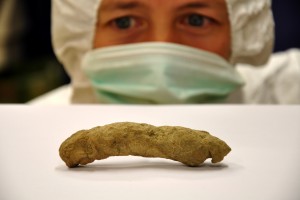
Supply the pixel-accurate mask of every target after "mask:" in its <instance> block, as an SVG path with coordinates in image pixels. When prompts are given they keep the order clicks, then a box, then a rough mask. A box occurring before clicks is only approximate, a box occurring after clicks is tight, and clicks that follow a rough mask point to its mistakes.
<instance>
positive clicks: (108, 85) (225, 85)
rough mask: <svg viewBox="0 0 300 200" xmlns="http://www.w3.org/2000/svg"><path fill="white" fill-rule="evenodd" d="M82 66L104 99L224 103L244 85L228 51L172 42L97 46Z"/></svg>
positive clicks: (153, 102) (134, 101)
mask: <svg viewBox="0 0 300 200" xmlns="http://www.w3.org/2000/svg"><path fill="white" fill-rule="evenodd" d="M82 67H83V71H84V72H85V73H86V75H87V77H88V78H89V80H90V82H91V84H92V86H93V88H94V91H95V93H96V96H97V98H98V100H99V102H101V103H116V104H119V103H127V104H185V103H187V104H194V103H221V102H223V101H224V100H226V98H227V96H228V95H229V94H230V93H232V92H233V91H234V90H236V89H237V88H239V87H240V86H242V85H243V79H242V78H241V76H240V75H239V74H238V72H237V71H236V70H235V68H234V66H232V65H230V64H229V63H228V62H227V61H226V60H224V59H223V58H222V57H220V56H217V55H215V54H213V53H210V52H206V51H203V50H199V49H195V48H192V47H187V46H184V45H178V44H172V43H160V42H148V43H136V44H129V45H120V46H113V47H104V48H100V49H95V50H93V51H91V52H89V53H87V54H86V55H85V57H84V59H83V63H82Z"/></svg>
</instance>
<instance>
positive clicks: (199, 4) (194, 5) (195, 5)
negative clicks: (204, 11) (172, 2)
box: [177, 2, 209, 10]
mask: <svg viewBox="0 0 300 200" xmlns="http://www.w3.org/2000/svg"><path fill="white" fill-rule="evenodd" d="M206 7H209V4H208V3H204V2H190V3H187V4H184V5H182V6H179V7H178V8H177V10H184V9H189V8H206Z"/></svg>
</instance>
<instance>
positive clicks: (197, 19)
mask: <svg viewBox="0 0 300 200" xmlns="http://www.w3.org/2000/svg"><path fill="white" fill-rule="evenodd" d="M186 20H187V23H188V24H189V25H191V26H196V27H201V26H203V25H205V20H206V18H205V17H204V16H202V15H198V14H192V15H189V16H188V17H187V19H186Z"/></svg>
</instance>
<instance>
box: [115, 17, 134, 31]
mask: <svg viewBox="0 0 300 200" xmlns="http://www.w3.org/2000/svg"><path fill="white" fill-rule="evenodd" d="M115 25H116V26H117V27H118V28H119V29H128V28H130V27H131V25H132V21H131V17H120V18H118V19H116V20H115Z"/></svg>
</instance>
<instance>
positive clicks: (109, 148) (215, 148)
mask: <svg viewBox="0 0 300 200" xmlns="http://www.w3.org/2000/svg"><path fill="white" fill-rule="evenodd" d="M230 151H231V148H230V147H229V146H228V145H227V144H226V143H225V142H224V141H222V140H220V139H219V138H217V137H214V136H212V135H210V134H209V133H208V132H205V131H199V130H193V129H189V128H185V127H180V126H160V127H156V126H152V125H150V124H140V123H133V122H119V123H113V124H108V125H105V126H98V127H95V128H92V129H90V130H81V131H78V132H76V133H75V134H73V135H72V136H71V137H69V138H68V139H66V140H65V141H64V142H63V143H62V144H61V146H60V148H59V154H60V157H61V158H62V160H63V161H64V162H65V163H66V165H67V166H68V167H76V166H78V165H86V164H88V163H91V162H93V161H94V160H102V159H105V158H108V157H110V156H127V155H133V156H142V157H160V158H166V159H171V160H175V161H179V162H181V163H183V164H185V165H188V166H198V165H200V164H201V163H203V162H204V161H205V160H206V159H208V158H212V163H217V162H220V161H222V160H223V158H224V157H225V156H226V155H227V154H228V153H229V152H230Z"/></svg>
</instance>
